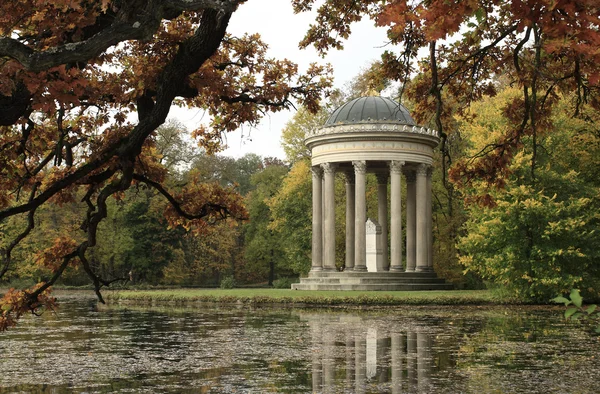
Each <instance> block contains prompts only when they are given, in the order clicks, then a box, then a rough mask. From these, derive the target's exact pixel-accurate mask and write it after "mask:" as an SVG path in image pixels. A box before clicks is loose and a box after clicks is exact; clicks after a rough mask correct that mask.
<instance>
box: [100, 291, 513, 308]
mask: <svg viewBox="0 0 600 394" xmlns="http://www.w3.org/2000/svg"><path fill="white" fill-rule="evenodd" d="M103 293H104V295H105V298H106V299H107V301H108V302H139V303H157V302H158V303H160V302H176V303H186V302H218V303H238V304H239V303H244V304H246V303H247V304H298V305H355V306H359V305H374V306H377V305H380V306H386V305H490V304H505V303H510V302H511V301H510V300H507V299H505V298H502V297H500V296H498V295H497V294H496V293H494V292H491V291H488V290H452V291H304V290H303V291H300V290H289V289H168V290H114V291H106V290H105V291H104V292H103Z"/></svg>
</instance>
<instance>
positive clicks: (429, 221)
mask: <svg viewBox="0 0 600 394" xmlns="http://www.w3.org/2000/svg"><path fill="white" fill-rule="evenodd" d="M432 172H433V169H432V167H429V171H427V202H426V204H427V270H428V271H429V272H433V213H432V210H433V204H432V201H431V199H432V193H433V191H432V190H431V177H432Z"/></svg>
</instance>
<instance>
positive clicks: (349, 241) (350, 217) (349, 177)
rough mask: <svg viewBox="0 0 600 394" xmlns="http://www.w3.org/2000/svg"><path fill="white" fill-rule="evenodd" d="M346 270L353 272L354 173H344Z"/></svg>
mask: <svg viewBox="0 0 600 394" xmlns="http://www.w3.org/2000/svg"><path fill="white" fill-rule="evenodd" d="M345 175H346V268H345V271H352V270H354V230H355V229H354V210H355V209H356V208H355V207H354V194H355V190H354V189H355V187H354V185H355V183H354V172H350V171H348V172H346V173H345Z"/></svg>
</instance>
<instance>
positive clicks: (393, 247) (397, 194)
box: [390, 161, 404, 271]
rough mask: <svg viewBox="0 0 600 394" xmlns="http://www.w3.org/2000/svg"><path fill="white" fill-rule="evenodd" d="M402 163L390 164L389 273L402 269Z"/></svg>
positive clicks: (393, 162) (392, 162)
mask: <svg viewBox="0 0 600 394" xmlns="http://www.w3.org/2000/svg"><path fill="white" fill-rule="evenodd" d="M403 165H404V162H403V161H391V162H390V178H391V179H390V189H391V190H390V205H391V212H390V222H391V223H390V254H391V259H390V260H391V261H390V263H391V266H390V271H403V270H404V269H403V268H402V188H401V186H402V166H403Z"/></svg>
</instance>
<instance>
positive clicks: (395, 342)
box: [391, 332, 404, 394]
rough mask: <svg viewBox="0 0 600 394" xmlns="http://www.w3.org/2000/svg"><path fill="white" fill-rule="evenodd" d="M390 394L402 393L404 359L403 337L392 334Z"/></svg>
mask: <svg viewBox="0 0 600 394" xmlns="http://www.w3.org/2000/svg"><path fill="white" fill-rule="evenodd" d="M391 342H392V343H391V347H392V349H391V350H392V394H400V393H402V372H403V370H404V369H403V368H402V359H403V358H404V335H402V334H400V333H397V332H395V333H392V335H391Z"/></svg>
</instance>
